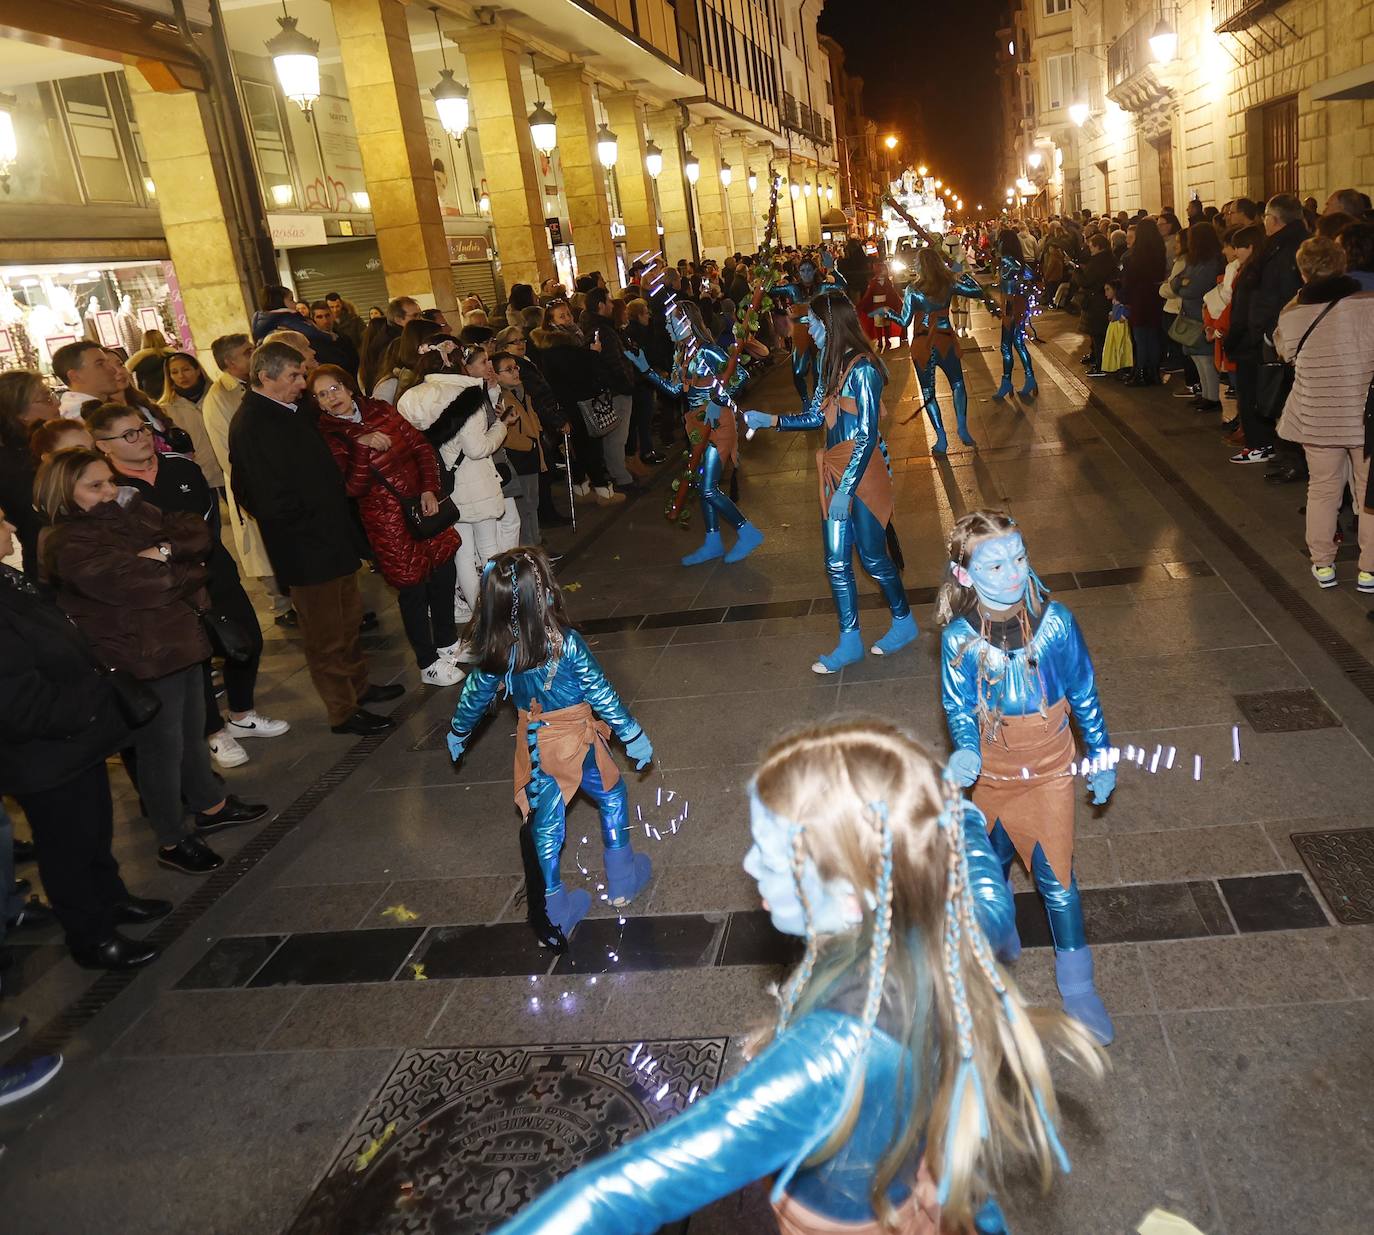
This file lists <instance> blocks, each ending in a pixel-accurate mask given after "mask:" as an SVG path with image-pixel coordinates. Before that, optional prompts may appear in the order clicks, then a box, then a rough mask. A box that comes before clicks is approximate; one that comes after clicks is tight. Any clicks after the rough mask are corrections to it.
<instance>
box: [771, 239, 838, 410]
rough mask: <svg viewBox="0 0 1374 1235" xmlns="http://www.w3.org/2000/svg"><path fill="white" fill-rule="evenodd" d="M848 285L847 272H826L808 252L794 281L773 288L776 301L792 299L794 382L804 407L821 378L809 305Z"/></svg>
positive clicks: (772, 293) (788, 308)
mask: <svg viewBox="0 0 1374 1235" xmlns="http://www.w3.org/2000/svg"><path fill="white" fill-rule="evenodd" d="M848 288H849V284H848V282H847V281H846V280H845V277H844V275H842V274H841V273H840V272H839V271H838V270H836V269H833V268H832V269H830V270H829V271H822V269H821V267H820V266H819V265H818V264H817V261H816V257H815V255H814V254H811V253H808V254H806V256H804V257H803V258H802V259H801V261H800V262H799V263H798V264H797V277H796V280H795V281H794V282H792V283H779V284H778V285H777V286H776V287H773V288H770V289H769V295H771V296H772V297H773V299H774V300H779V299H780V298H785V299H787V300H789V301H791V303H790V304H789V305H788V307H787V317H788V320H789V321H790V323H791V325H792V384H793V385H794V386H796V388H797V393H798V394H799V395H801V401H802V408H803V409H805V408H806V406H807V404H809V403H810V402H811V391H812V388H813V386H814V385H815V383H816V382H817V381H818V380H819V377H820V352H819V349H818V348H817V346H816V344H815V343H814V341H813V340H812V338H811V334H810V332H809V331H808V330H807V327H806V306H807V305H808V304H810V303H811V301H812V299H813V298H814V297H816V296H820V295H823V294H824V293H826V292H833V291H847V290H848Z"/></svg>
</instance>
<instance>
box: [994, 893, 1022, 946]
mask: <svg viewBox="0 0 1374 1235" xmlns="http://www.w3.org/2000/svg"><path fill="white" fill-rule="evenodd" d="M1007 895H1008V896H1010V897H1011V903H1012V904H1013V905H1015V904H1016V893H1015V892H1013V891H1012V889H1011V876H1010V875H1008V876H1007ZM997 959H998V960H999V961H1001V962H1002V964H1004V965H1014V964H1016V962H1017V961H1019V960H1020V959H1021V932H1020V931H1018V930H1017V929H1016V918H1015V917H1013V918H1012V920H1011V932H1010V934H1008V935H1007V937H1006V938H1005V939H1003V940H1002V943H1001V946H1000V947H999V948H998V949H997Z"/></svg>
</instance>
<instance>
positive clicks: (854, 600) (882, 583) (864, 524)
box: [821, 498, 911, 634]
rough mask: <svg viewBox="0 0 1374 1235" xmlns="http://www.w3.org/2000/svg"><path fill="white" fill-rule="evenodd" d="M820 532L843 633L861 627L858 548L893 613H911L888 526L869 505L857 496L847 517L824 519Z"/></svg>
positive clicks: (827, 576) (893, 614)
mask: <svg viewBox="0 0 1374 1235" xmlns="http://www.w3.org/2000/svg"><path fill="white" fill-rule="evenodd" d="M821 535H822V536H824V538H825V574H826V578H827V579H828V580H829V581H830V594H831V595H832V596H834V598H835V612H836V613H837V614H839V618H840V633H841V634H845V633H847V632H848V631H851V630H855V631H856V630H858V629H859V597H858V588H857V586H856V584H855V580H854V550H855V549H856V548H857V549H858V551H859V560H860V561H861V562H863V564H864V569H865V570H866V571H868V573H869V574H870V575H872V576H873V580H874V582H875V583H877V585H878V586H879V587H880V588H882V590H883V595H884V596H885V597H886V598H887V603H888V607H889V608H890V609H891V610H892V616H893V617H894V618H903V617H906V616H907V615H908V614H909V613H910V612H911V602H910V601H909V600H907V597H906V589H905V588H904V587H903V586H902V578H901V576H900V575H899V574H898V573H897V566H896V563H895V562H893V560H892V558H891V557H889V556H888V552H887V529H886V528H885V527H883V526H882V524H880V523H879V522H878V520H877V519H875V518H874V517H873V515H872V514H871V513H870V512H869V509H868V507H867V506H865V505H864V504H863V503H862V502H861V501H859V500H858V499H857V498H855V499H854V503H853V505H852V506H851V507H850V512H849V518H848V519H822V520H821Z"/></svg>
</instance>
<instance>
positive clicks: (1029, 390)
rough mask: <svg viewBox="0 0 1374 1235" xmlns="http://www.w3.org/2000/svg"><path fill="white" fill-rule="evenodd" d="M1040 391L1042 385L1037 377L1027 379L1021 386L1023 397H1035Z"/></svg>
mask: <svg viewBox="0 0 1374 1235" xmlns="http://www.w3.org/2000/svg"><path fill="white" fill-rule="evenodd" d="M1039 393H1040V385H1039V383H1038V382H1037V381H1036V380H1035V378H1033V377H1030V378H1027V379H1026V384H1025V385H1024V386H1022V387H1021V390H1020V395H1021V397H1022V398H1023V399H1033V398H1035V396H1036V395H1038V394H1039Z"/></svg>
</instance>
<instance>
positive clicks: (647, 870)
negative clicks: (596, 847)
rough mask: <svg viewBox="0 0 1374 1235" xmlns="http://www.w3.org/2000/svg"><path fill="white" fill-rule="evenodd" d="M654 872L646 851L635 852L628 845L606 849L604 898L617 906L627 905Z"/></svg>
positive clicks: (641, 889)
mask: <svg viewBox="0 0 1374 1235" xmlns="http://www.w3.org/2000/svg"><path fill="white" fill-rule="evenodd" d="M653 873H654V864H653V863H652V862H651V861H649V855H648V854H646V853H636V852H635V851H634V850H633V849H631V848H630V846H629V845H621V846H620V848H619V849H607V850H606V898H607V899H608V900H609V901H610V902H611V904H612V905H615V906H616V907H617V908H619V907H620V906H621V905H628V904H629V903H630V902H631V901H632V900H634V898H635V897H636V896H638V895H639V893H640V892H641V891H643V889H644V885H645V884H647V883H648V882H649V879H650V878H651V877H652V875H653Z"/></svg>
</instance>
